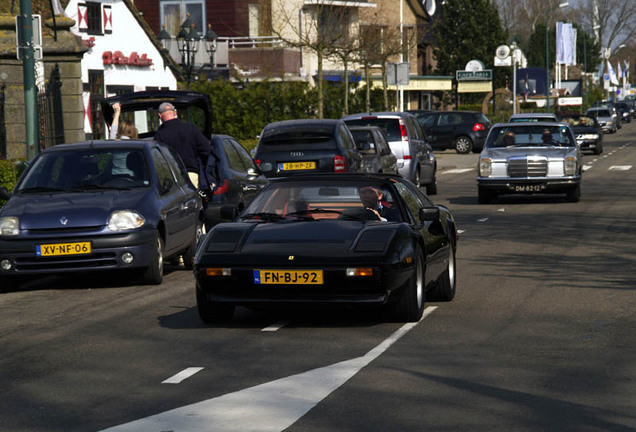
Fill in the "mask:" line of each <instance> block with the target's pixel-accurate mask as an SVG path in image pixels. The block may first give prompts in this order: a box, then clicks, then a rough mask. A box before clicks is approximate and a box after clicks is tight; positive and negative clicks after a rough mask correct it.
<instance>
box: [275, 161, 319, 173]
mask: <svg viewBox="0 0 636 432" xmlns="http://www.w3.org/2000/svg"><path fill="white" fill-rule="evenodd" d="M279 167H280V170H281V171H294V170H310V169H311V170H312V169H316V162H284V163H281V164H279Z"/></svg>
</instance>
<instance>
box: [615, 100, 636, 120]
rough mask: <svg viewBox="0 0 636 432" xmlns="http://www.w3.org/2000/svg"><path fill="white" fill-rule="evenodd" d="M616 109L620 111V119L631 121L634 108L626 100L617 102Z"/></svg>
mask: <svg viewBox="0 0 636 432" xmlns="http://www.w3.org/2000/svg"><path fill="white" fill-rule="evenodd" d="M616 109H617V110H618V112H620V113H621V121H622V122H624V123H631V121H632V116H633V113H634V109H633V108H632V107H631V106H630V104H628V103H627V102H617V103H616Z"/></svg>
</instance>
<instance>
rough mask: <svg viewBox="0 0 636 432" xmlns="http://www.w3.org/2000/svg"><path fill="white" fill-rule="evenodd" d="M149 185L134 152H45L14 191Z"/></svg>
mask: <svg viewBox="0 0 636 432" xmlns="http://www.w3.org/2000/svg"><path fill="white" fill-rule="evenodd" d="M148 185H150V176H149V175H148V167H147V163H146V159H145V157H144V154H143V152H142V151H141V150H136V149H103V150H97V149H86V150H74V151H54V152H48V153H47V152H45V153H41V154H39V155H38V157H37V158H35V159H34V160H33V162H32V163H31V165H30V167H29V169H28V170H27V171H26V172H25V177H24V181H22V182H21V184H20V187H19V189H18V192H24V193H28V192H47V191H48V192H54V191H68V190H74V191H82V190H93V189H128V188H134V187H145V186H148Z"/></svg>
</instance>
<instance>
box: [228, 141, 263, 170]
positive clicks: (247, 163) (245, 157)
mask: <svg viewBox="0 0 636 432" xmlns="http://www.w3.org/2000/svg"><path fill="white" fill-rule="evenodd" d="M230 142H231V143H232V145H233V146H234V149H235V150H236V153H238V155H239V158H240V159H241V161H242V162H243V166H244V167H245V171H246V172H247V171H248V170H249V169H250V168H252V169H253V170H254V172H258V169H257V168H256V164H255V163H254V159H252V157H251V156H250V155H249V153H247V150H245V148H244V147H243V146H242V145H241V144H240V143H239V142H237V141H234V140H230Z"/></svg>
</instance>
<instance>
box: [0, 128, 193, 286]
mask: <svg viewBox="0 0 636 432" xmlns="http://www.w3.org/2000/svg"><path fill="white" fill-rule="evenodd" d="M6 192H7V191H6V190H5V193H6ZM202 226H203V213H202V208H201V200H200V199H199V195H198V193H197V191H196V189H195V188H194V186H192V184H191V183H190V181H189V180H188V174H187V172H186V169H185V166H184V165H183V162H182V161H181V159H180V158H179V156H178V155H177V153H176V152H175V151H174V150H172V149H170V148H169V147H167V146H164V145H161V144H158V143H156V142H153V141H136V140H122V141H91V142H84V143H76V144H61V145H57V146H54V147H51V148H48V149H46V150H44V151H42V152H41V153H40V154H38V155H37V156H36V157H35V158H34V159H33V161H32V162H31V164H30V165H29V167H28V168H27V170H26V171H25V172H24V174H23V175H22V176H21V177H20V180H19V181H18V183H17V185H16V186H15V189H14V191H13V193H12V194H11V196H10V198H9V200H8V202H7V203H6V204H5V205H4V207H2V209H0V286H2V287H3V288H7V287H11V288H17V287H18V286H19V283H20V281H21V279H22V278H23V277H24V276H42V275H50V274H63V273H73V272H90V271H95V270H113V271H115V270H116V271H121V270H136V271H137V273H138V274H139V275H140V276H141V279H142V282H145V283H148V284H160V283H161V282H162V280H163V263H164V261H166V260H167V259H169V258H171V257H178V256H180V255H181V256H182V257H183V261H184V263H185V265H186V268H192V260H193V259H194V254H195V250H196V246H197V241H198V239H199V236H200V235H201V232H202Z"/></svg>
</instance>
